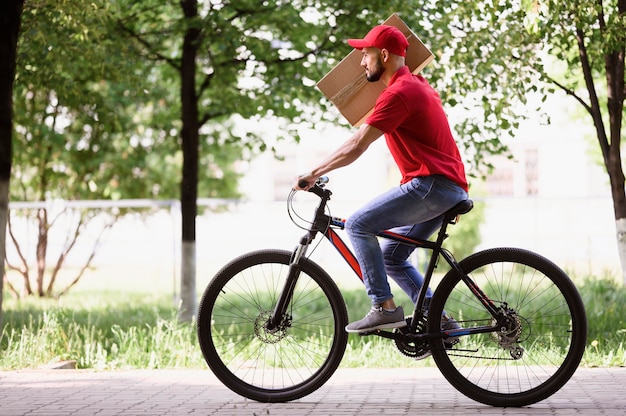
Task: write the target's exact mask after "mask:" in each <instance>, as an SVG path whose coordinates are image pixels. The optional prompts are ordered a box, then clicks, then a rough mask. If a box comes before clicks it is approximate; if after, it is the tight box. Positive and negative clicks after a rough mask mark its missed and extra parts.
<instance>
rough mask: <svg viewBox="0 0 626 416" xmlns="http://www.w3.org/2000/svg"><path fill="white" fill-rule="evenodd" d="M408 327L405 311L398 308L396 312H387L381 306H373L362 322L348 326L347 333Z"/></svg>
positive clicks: (400, 307)
mask: <svg viewBox="0 0 626 416" xmlns="http://www.w3.org/2000/svg"><path fill="white" fill-rule="evenodd" d="M403 326H406V321H405V320H404V310H403V309H402V306H398V307H397V308H396V310H395V311H388V310H385V309H384V308H383V307H382V306H380V305H373V306H372V309H370V311H369V312H368V313H367V315H365V318H363V319H361V320H360V321H356V322H352V323H351V324H348V325H347V326H346V332H359V333H361V332H370V331H375V330H377V329H391V328H401V327H403Z"/></svg>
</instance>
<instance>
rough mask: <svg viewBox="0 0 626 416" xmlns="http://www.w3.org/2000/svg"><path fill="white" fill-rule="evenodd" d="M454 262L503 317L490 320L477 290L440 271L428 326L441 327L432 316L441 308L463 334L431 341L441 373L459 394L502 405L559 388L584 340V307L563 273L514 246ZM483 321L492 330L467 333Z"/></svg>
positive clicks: (530, 401) (534, 399) (538, 397)
mask: <svg viewBox="0 0 626 416" xmlns="http://www.w3.org/2000/svg"><path fill="white" fill-rule="evenodd" d="M459 265H460V267H461V269H462V270H463V272H464V273H465V274H467V275H468V276H469V277H470V278H471V279H472V280H473V281H474V283H475V284H476V286H478V287H479V288H480V290H481V291H482V292H483V294H484V295H486V297H487V298H489V299H491V300H492V302H493V303H494V304H495V305H496V306H497V307H498V308H499V313H500V314H501V315H502V316H506V317H507V321H506V322H507V323H506V324H502V322H501V325H496V319H494V318H493V317H492V316H491V314H490V313H489V312H488V311H487V310H486V308H485V307H484V306H483V304H482V303H481V302H480V300H479V296H482V295H480V294H477V293H478V292H477V290H476V289H475V288H470V287H468V286H467V285H466V284H465V282H464V281H463V280H462V279H461V276H459V275H458V273H456V272H454V271H451V272H449V273H448V274H446V276H444V278H443V280H442V282H441V284H440V285H439V287H438V288H437V290H436V292H435V294H434V296H433V300H432V304H431V309H430V311H429V319H428V321H429V331H430V332H441V328H440V324H439V322H440V319H436V317H440V316H441V315H442V313H444V311H445V313H447V314H448V315H450V316H452V317H453V318H455V319H456V320H457V321H458V323H459V324H460V326H461V327H463V328H464V329H468V330H470V333H469V335H465V336H460V337H459V341H458V343H456V344H455V345H454V346H452V347H451V348H450V343H449V342H448V343H447V345H446V344H444V341H443V340H442V339H438V340H434V341H431V349H432V355H433V358H434V360H435V362H436V364H437V366H438V367H439V369H440V370H441V372H442V374H443V375H444V377H445V378H446V379H447V380H448V381H449V382H450V383H451V384H452V385H453V386H454V387H455V388H456V389H457V390H459V391H460V392H461V393H463V394H465V395H466V396H468V397H470V398H472V399H474V400H476V401H479V402H481V403H485V404H489V405H492V406H503V407H517V406H527V405H530V404H533V403H536V402H538V401H541V400H544V399H546V398H547V397H549V396H551V395H552V394H554V393H555V392H556V391H558V390H559V389H560V388H561V387H563V385H565V383H567V381H568V380H569V379H570V378H571V376H572V375H573V374H574V372H575V371H576V368H577V367H578V365H579V363H580V360H581V359H582V356H583V353H584V351H585V344H586V340H587V318H586V315H585V309H584V305H583V302H582V300H581V298H580V295H579V293H578V290H577V289H576V287H575V286H574V284H573V283H572V281H571V280H570V279H569V277H568V276H567V275H566V274H565V273H564V272H563V271H562V270H561V269H560V268H559V267H558V266H556V265H555V264H554V263H552V262H551V261H549V260H547V259H546V258H544V257H542V256H540V255H538V254H536V253H533V252H530V251H527V250H521V249H515V248H498V249H491V250H485V251H482V252H479V253H476V254H474V255H472V256H470V257H468V258H466V259H464V260H462V261H461V262H460V263H459ZM489 326H492V327H493V329H494V331H493V332H487V333H471V330H472V329H476V328H478V327H482V328H486V327H489ZM496 326H497V328H496Z"/></svg>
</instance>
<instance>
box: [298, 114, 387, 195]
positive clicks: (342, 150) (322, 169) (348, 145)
mask: <svg viewBox="0 0 626 416" xmlns="http://www.w3.org/2000/svg"><path fill="white" fill-rule="evenodd" d="M382 134H383V132H382V131H380V130H378V129H377V128H376V127H372V126H370V125H369V124H363V125H362V126H361V128H359V129H358V130H357V131H356V132H355V133H354V134H353V135H352V137H350V138H349V139H348V140H346V141H345V142H344V143H343V144H342V145H341V146H339V148H338V149H337V150H335V151H334V152H333V153H332V154H331V155H330V156H329V157H328V158H326V160H324V161H323V162H322V163H320V164H319V165H317V167H315V168H313V169H312V170H311V171H310V172H308V173H305V174H303V175H300V176H299V177H298V178H297V179H296V184H295V186H294V189H305V190H306V189H309V188H310V187H312V186H313V185H314V184H315V181H316V180H317V178H319V177H320V176H322V175H325V174H327V173H328V172H330V171H332V170H335V169H338V168H341V167H344V166H347V165H349V164H350V163H352V162H354V161H355V160H357V159H358V158H359V157H360V156H361V155H362V154H363V153H364V152H365V151H366V150H367V148H368V147H369V146H370V144H372V143H373V142H374V141H375V140H376V139H378V138H379V137H380V136H382ZM300 181H306V182H307V186H306V187H301V186H300V185H299V184H298V182H300Z"/></svg>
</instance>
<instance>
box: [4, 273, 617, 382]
mask: <svg viewBox="0 0 626 416" xmlns="http://www.w3.org/2000/svg"><path fill="white" fill-rule="evenodd" d="M578 287H579V290H580V292H581V295H582V297H583V300H584V302H585V306H586V310H587V318H588V323H589V336H588V343H587V351H586V353H585V356H584V358H583V362H582V365H583V366H587V367H596V366H598V367H600V366H602V367H605V366H626V308H624V307H623V306H622V305H623V299H625V298H626V287H624V286H623V285H621V284H618V283H616V282H615V280H613V279H609V278H602V279H597V278H587V279H584V280H581V282H580V283H579V284H578ZM344 297H345V299H346V303H347V304H348V310H349V312H350V316H351V318H354V317H355V316H357V315H361V314H362V313H364V312H365V311H367V309H368V307H369V300H368V298H367V297H366V296H365V294H364V292H363V290H362V289H359V288H355V289H350V290H346V291H345V292H344ZM404 304H405V305H407V304H408V303H407V302H404ZM3 310H4V324H5V326H4V328H3V332H2V337H1V338H0V368H1V369H3V370H11V369H23V368H37V367H41V366H44V365H47V364H50V363H54V362H58V361H63V360H76V362H77V366H78V367H79V368H93V369H104V370H106V369H126V368H206V367H207V366H206V363H205V362H204V358H203V357H202V354H201V352H200V348H199V346H198V341H197V337H196V329H195V325H193V324H184V323H179V322H178V321H177V319H176V316H177V310H176V307H175V306H174V305H173V302H172V299H171V297H169V296H156V295H147V294H142V293H136V292H134V293H119V292H104V293H103V292H98V293H90V292H79V291H76V292H74V293H71V294H70V295H68V296H65V297H63V298H61V299H60V300H49V299H47V300H46V299H43V300H42V299H26V300H21V301H17V300H14V299H11V298H9V297H5V299H4V305H3ZM390 348H391V349H390ZM432 364H433V363H432V360H425V361H421V362H419V364H417V365H432ZM407 365H411V366H412V365H416V364H415V362H412V361H408V359H407V358H406V357H404V356H402V355H401V354H400V353H399V352H397V351H396V349H395V346H394V345H393V341H389V340H384V339H379V338H373V337H359V336H354V335H353V336H350V341H349V345H348V348H347V350H346V354H345V356H344V359H343V361H342V366H344V367H402V366H407Z"/></svg>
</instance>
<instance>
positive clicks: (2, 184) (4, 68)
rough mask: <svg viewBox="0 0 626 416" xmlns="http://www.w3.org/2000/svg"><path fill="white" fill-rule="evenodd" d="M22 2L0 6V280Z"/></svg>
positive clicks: (9, 0)
mask: <svg viewBox="0 0 626 416" xmlns="http://www.w3.org/2000/svg"><path fill="white" fill-rule="evenodd" d="M23 7H24V2H23V1H21V0H6V1H4V2H2V4H1V5H0V260H1V264H0V276H4V255H5V254H4V253H5V239H6V238H5V236H6V224H7V218H8V215H9V182H10V178H11V159H12V153H13V152H12V143H13V137H12V136H13V83H14V80H15V60H16V59H15V57H16V54H17V38H18V34H19V32H20V24H21V22H22V10H23ZM3 289H4V285H3V281H2V278H0V333H1V332H2V328H3V323H2V322H3V319H2V299H3Z"/></svg>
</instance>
